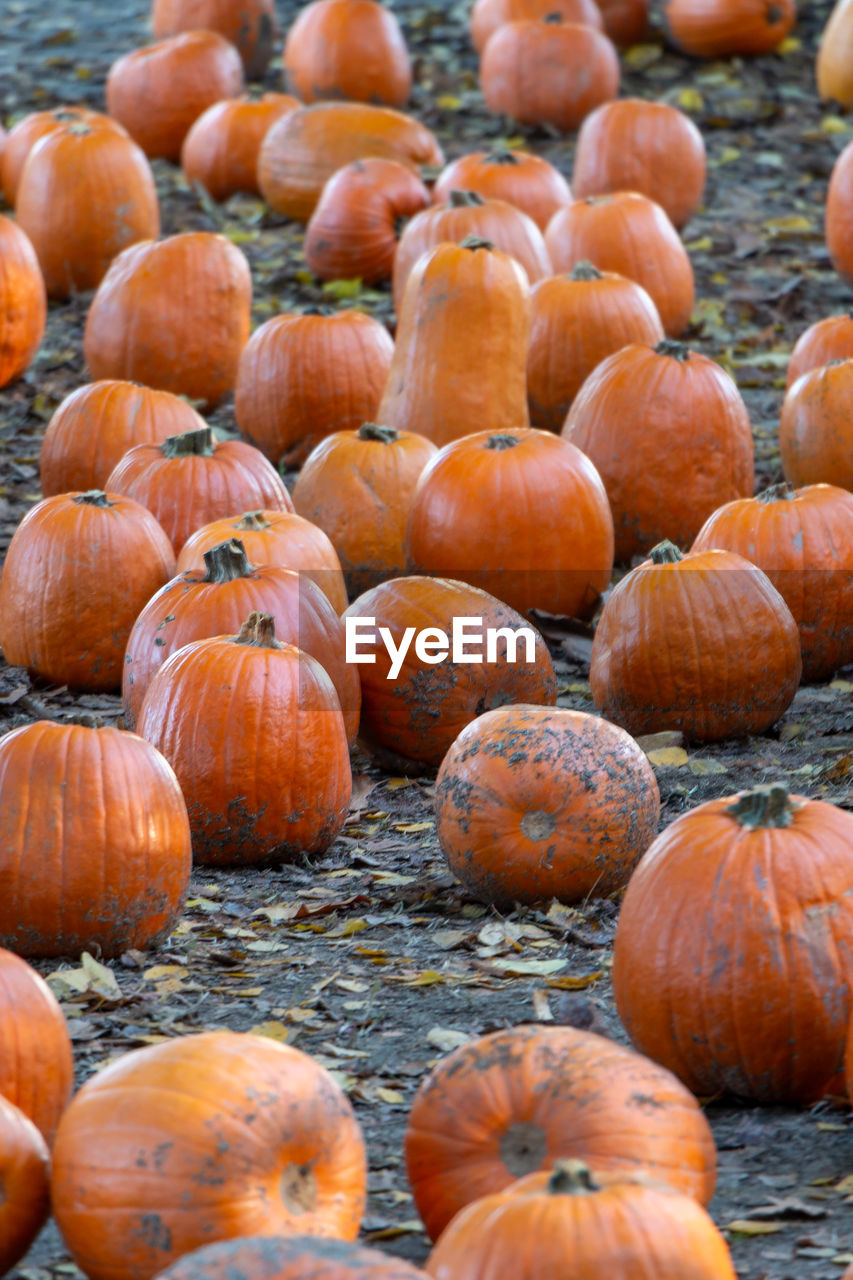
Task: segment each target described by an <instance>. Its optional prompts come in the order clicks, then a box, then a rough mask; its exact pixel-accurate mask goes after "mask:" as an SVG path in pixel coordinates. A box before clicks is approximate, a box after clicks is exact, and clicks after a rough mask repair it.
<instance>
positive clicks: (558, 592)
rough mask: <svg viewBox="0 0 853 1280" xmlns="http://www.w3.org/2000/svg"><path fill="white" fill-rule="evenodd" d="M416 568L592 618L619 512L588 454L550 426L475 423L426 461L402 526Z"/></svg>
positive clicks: (523, 602)
mask: <svg viewBox="0 0 853 1280" xmlns="http://www.w3.org/2000/svg"><path fill="white" fill-rule="evenodd" d="M406 560H407V563H408V566H409V571H410V572H412V573H429V574H436V575H441V576H443V577H448V578H459V579H460V580H461V581H463V582H470V583H472V584H473V585H474V586H476V587H481V588H482V589H483V590H484V591H490V592H491V593H492V595H494V596H497V598H498V599H499V600H503V601H504V602H505V603H506V604H508V605H510V607H511V608H513V609H517V610H518V611H519V613H527V612H528V611H529V610H530V609H544V610H546V611H547V612H548V613H557V614H567V615H568V616H569V617H579V618H588V617H590V616H591V615H592V613H593V612H594V610H595V607H596V605H597V604H598V601H599V598H600V596H601V593H602V592H603V591H605V590H606V589H607V586H608V584H609V582H610V574H611V571H612V568H613V519H612V517H611V514H610V507H609V506H608V503H607V495H606V494H605V492H604V486H603V484H602V483H601V479H600V477H599V475H598V472H597V471H596V469H595V467H594V466H593V464H592V463H591V462H590V460H589V459H588V458H587V457H585V456H584V454H583V453H581V452H580V450H579V449H576V448H575V447H574V445H571V444H569V443H568V442H567V441H565V440H561V439H560V437H559V436H554V435H552V434H551V433H550V432H549V431H535V430H532V429H529V428H528V429H527V430H524V429H520V430H517V431H512V432H506V433H501V434H496V433H492V432H489V431H478V432H476V433H474V434H472V435H468V436H465V437H464V438H463V439H461V440H456V441H454V443H453V444H449V445H446V446H445V447H444V448H443V449H442V450H441V451H440V452H439V453H438V454H437V455H436V457H435V458H433V460H432V461H431V462H428V463H427V465H426V467H425V468H424V470H423V472H422V474H421V478H420V480H419V481H418V487H417V489H416V490H415V496H414V498H413V499H412V506H411V510H410V512H409V522H408V526H407V529H406Z"/></svg>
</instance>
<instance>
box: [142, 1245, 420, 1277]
mask: <svg viewBox="0 0 853 1280" xmlns="http://www.w3.org/2000/svg"><path fill="white" fill-rule="evenodd" d="M343 1275H346V1276H347V1277H349V1280H423V1276H424V1273H423V1272H422V1271H421V1270H419V1269H418V1268H416V1267H413V1266H411V1265H410V1264H409V1263H408V1262H404V1261H403V1260H402V1258H394V1257H392V1256H391V1255H390V1254H387V1253H380V1251H379V1250H378V1249H367V1248H365V1247H364V1246H363V1245H358V1244H350V1243H349V1242H348V1241H346V1240H327V1239H323V1238H322V1237H321V1236H301V1235H294V1236H244V1237H243V1238H242V1239H239V1240H221V1241H220V1242H219V1243H218V1244H209V1245H205V1246H204V1248H202V1249H195V1250H194V1251H193V1252H192V1253H190V1254H187V1255H186V1256H185V1257H183V1258H179V1259H178V1261H177V1262H176V1263H174V1265H173V1266H171V1267H169V1269H168V1270H167V1271H164V1272H162V1273H161V1275H160V1277H159V1278H158V1280H250V1277H251V1280H299V1277H302V1278H303V1280H308V1278H309V1277H310V1280H341V1276H343Z"/></svg>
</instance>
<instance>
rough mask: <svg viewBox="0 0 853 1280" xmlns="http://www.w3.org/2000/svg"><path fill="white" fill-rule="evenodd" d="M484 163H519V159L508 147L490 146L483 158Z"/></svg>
mask: <svg viewBox="0 0 853 1280" xmlns="http://www.w3.org/2000/svg"><path fill="white" fill-rule="evenodd" d="M485 163H486V164H521V159H520V157H519V156H518V155H516V153H515V152H514V151H510V149H509V147H492V149H491V151H490V152H489V154H488V155H487V156H486V158H485Z"/></svg>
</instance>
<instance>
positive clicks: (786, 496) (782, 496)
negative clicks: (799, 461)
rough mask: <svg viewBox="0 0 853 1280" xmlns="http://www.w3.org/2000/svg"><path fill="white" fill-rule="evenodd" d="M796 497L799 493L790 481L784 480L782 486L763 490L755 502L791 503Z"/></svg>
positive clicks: (771, 486)
mask: <svg viewBox="0 0 853 1280" xmlns="http://www.w3.org/2000/svg"><path fill="white" fill-rule="evenodd" d="M796 496H797V491H796V489H795V488H794V486H793V485H792V484H791V483H790V481H788V480H783V481H782V483H781V484H771V485H770V486H769V487H768V488H766V489H762V491H761V493H759V494H758V495H757V496H756V499H755V500H756V502H790V501H791V500H792V499H793V498H796Z"/></svg>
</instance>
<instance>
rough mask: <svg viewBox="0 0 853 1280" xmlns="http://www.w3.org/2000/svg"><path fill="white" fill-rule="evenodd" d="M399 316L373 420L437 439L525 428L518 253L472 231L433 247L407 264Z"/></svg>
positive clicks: (523, 311) (524, 315)
mask: <svg viewBox="0 0 853 1280" xmlns="http://www.w3.org/2000/svg"><path fill="white" fill-rule="evenodd" d="M531 226H533V224H532V223H531ZM399 316H400V320H399V324H398V326H397V338H396V342H395V344H394V353H393V359H392V362H391V366H390V369H389V372H388V380H387V382H386V384H385V390H384V393H383V395H382V399H381V401H380V403H379V407H378V410H377V412H376V414H375V415H372V416H373V417H374V420H375V421H376V422H381V423H382V424H383V426H388V427H394V428H395V430H398V431H414V432H416V433H417V434H418V435H422V436H426V437H427V439H428V440H432V441H433V442H434V443H435V444H437V445H443V444H447V443H448V441H451V440H456V439H458V438H459V437H460V436H464V435H467V434H468V433H469V432H470V431H471V430H472V429H473V428H474V427H475V426H477V427H482V426H484V427H488V428H489V429H490V430H492V431H494V432H505V431H510V430H514V429H515V428H516V427H526V426H527V423H528V421H529V419H528V415H527V381H526V368H525V365H526V361H527V340H528V334H529V330H530V290H529V287H528V284H527V276H526V274H525V272H524V268H523V267H522V266H521V265H520V263H519V262H518V261H517V260H516V259H515V258H513V257H510V255H509V254H506V253H501V252H500V251H499V250H497V249H495V248H494V246H493V245H492V243H491V241H489V240H479V239H477V237H475V236H471V237H467V236H466V238H465V239H464V240H463V241H462V243H461V245H456V244H450V243H442V244H438V245H436V246H435V248H434V249H431V250H429V252H427V253H425V254H424V255H423V256H422V257H421V258H419V260H418V261H417V262H416V263H415V265H414V267H413V268H412V271H411V273H410V275H409V278H408V280H407V282H406V289H405V293H404V296H403V301H402V304H401V306H400V311H399Z"/></svg>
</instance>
